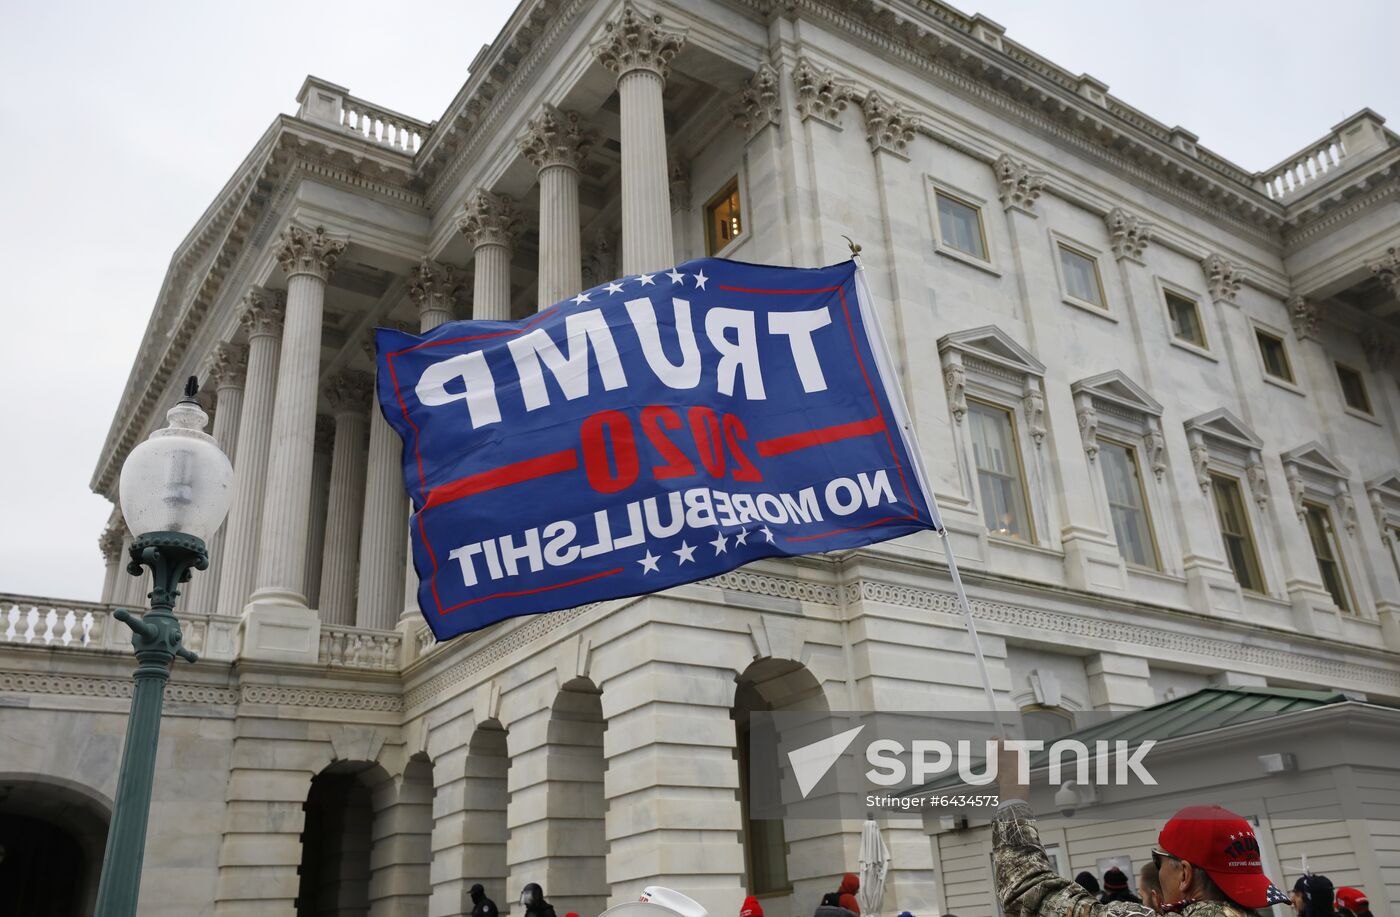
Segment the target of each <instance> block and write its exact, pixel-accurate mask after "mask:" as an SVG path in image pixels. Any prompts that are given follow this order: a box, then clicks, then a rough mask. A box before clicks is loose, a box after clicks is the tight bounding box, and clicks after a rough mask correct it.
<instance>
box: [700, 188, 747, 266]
mask: <svg viewBox="0 0 1400 917" xmlns="http://www.w3.org/2000/svg"><path fill="white" fill-rule="evenodd" d="M743 231H744V221H743V217H742V215H741V214H740V207H739V179H738V177H737V176H736V177H735V178H731V179H730V180H729V184H727V185H725V186H724V190H723V191H721V192H720V193H719V194H716V195H715V196H714V197H712V198H710V202H709V203H708V204H706V205H705V253H706V254H708V255H713V254H715V253H716V252H718V251H720V250H721V249H723V248H724V247H725V246H726V245H728V244H729V243H730V242H733V241H734V240H735V239H737V238H739V236H740V234H741V233H743Z"/></svg>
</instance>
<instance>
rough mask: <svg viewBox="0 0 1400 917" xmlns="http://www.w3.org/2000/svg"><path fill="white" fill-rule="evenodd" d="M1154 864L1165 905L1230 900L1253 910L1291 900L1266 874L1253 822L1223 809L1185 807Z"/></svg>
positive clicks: (1167, 830) (1166, 829)
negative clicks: (1251, 824) (1250, 822)
mask: <svg viewBox="0 0 1400 917" xmlns="http://www.w3.org/2000/svg"><path fill="white" fill-rule="evenodd" d="M1152 862H1153V865H1155V866H1156V867H1157V882H1158V885H1160V886H1161V889H1162V902H1163V905H1164V906H1165V905H1174V904H1179V903H1182V902H1187V901H1229V902H1232V903H1234V904H1236V905H1238V906H1240V907H1242V908H1245V909H1248V910H1254V909H1256V908H1263V907H1268V906H1269V905H1272V904H1286V903H1288V900H1289V899H1288V896H1287V895H1285V894H1284V893H1283V892H1282V891H1280V890H1279V889H1278V888H1277V887H1276V886H1275V885H1274V884H1273V883H1272V882H1270V881H1269V879H1268V877H1267V876H1265V875H1264V869H1263V865H1262V863H1261V862H1260V858H1259V841H1258V839H1256V838H1255V836H1254V829H1253V828H1252V827H1250V824H1249V822H1248V821H1246V820H1245V819H1243V818H1241V817H1239V816H1238V815H1236V814H1235V813H1234V812H1231V811H1230V810H1229V809H1225V808H1222V807H1220V806H1187V807H1186V808H1184V809H1182V810H1181V811H1180V812H1178V813H1176V814H1175V815H1173V816H1172V817H1171V819H1170V820H1169V821H1168V822H1167V823H1166V825H1164V826H1163V827H1162V832H1161V834H1159V835H1158V836H1157V849H1156V850H1154V851H1152Z"/></svg>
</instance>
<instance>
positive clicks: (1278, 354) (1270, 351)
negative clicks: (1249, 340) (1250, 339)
mask: <svg viewBox="0 0 1400 917" xmlns="http://www.w3.org/2000/svg"><path fill="white" fill-rule="evenodd" d="M1254 336H1255V337H1256V338H1258V340H1259V356H1260V357H1261V358H1262V359H1263V360H1264V372H1266V373H1268V374H1269V375H1271V376H1273V377H1274V378H1275V379H1282V380H1283V381H1284V382H1292V381H1293V367H1291V366H1289V365H1288V351H1287V350H1286V349H1284V346H1283V338H1281V337H1278V336H1277V335H1273V334H1270V333H1269V332H1267V331H1265V330H1264V329H1262V328H1255V329H1254Z"/></svg>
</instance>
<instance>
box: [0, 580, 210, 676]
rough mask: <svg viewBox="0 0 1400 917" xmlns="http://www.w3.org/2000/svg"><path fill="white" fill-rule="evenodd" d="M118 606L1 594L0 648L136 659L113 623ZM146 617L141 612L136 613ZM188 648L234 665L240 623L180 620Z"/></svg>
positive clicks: (124, 630) (125, 635)
mask: <svg viewBox="0 0 1400 917" xmlns="http://www.w3.org/2000/svg"><path fill="white" fill-rule="evenodd" d="M116 609H117V606H115V605H103V604H101V603H99V602H62V601H57V602H56V601H54V600H53V599H46V598H41V597H38V596H29V595H5V594H0V648H4V647H9V646H13V647H28V648H35V649H42V648H48V649H70V650H91V651H94V652H96V651H106V652H117V653H126V654H130V653H131V631H130V630H128V629H127V628H126V627H125V626H124V625H122V624H121V623H120V622H119V621H117V620H116V619H115V618H113V617H112V612H114V611H115V610H116ZM132 610H134V611H141V610H142V609H139V608H136V609H132ZM180 629H181V631H183V633H184V642H185V645H186V646H187V647H189V648H190V649H191V650H193V651H194V652H196V653H199V654H200V655H201V656H204V657H207V658H209V659H220V660H227V659H232V658H233V656H234V652H235V650H236V648H237V636H238V618H237V617H234V616H230V615H181V617H180Z"/></svg>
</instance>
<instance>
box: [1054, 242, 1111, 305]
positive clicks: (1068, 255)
mask: <svg viewBox="0 0 1400 917" xmlns="http://www.w3.org/2000/svg"><path fill="white" fill-rule="evenodd" d="M1060 271H1061V273H1063V274H1064V275H1065V292H1066V293H1067V294H1069V295H1070V296H1071V297H1073V298H1074V299H1077V300H1079V301H1081V302H1087V303H1089V304H1090V305H1095V306H1098V307H1099V308H1100V309H1102V308H1104V295H1103V284H1102V283H1100V282H1099V263H1098V261H1096V260H1094V258H1092V257H1090V256H1089V255H1086V254H1084V253H1083V252H1080V251H1076V250H1075V249H1072V248H1070V247H1069V246H1067V245H1065V244H1064V243H1060Z"/></svg>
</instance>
